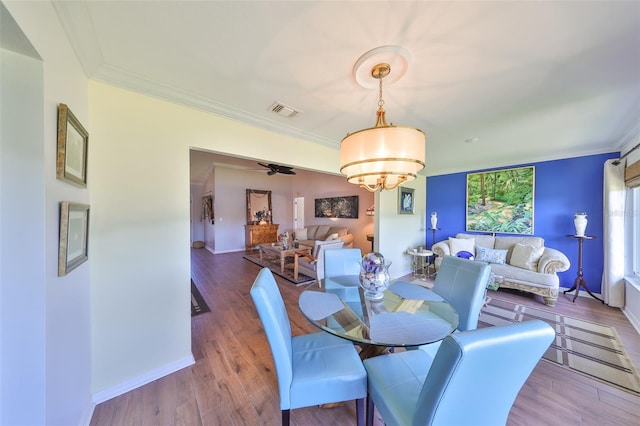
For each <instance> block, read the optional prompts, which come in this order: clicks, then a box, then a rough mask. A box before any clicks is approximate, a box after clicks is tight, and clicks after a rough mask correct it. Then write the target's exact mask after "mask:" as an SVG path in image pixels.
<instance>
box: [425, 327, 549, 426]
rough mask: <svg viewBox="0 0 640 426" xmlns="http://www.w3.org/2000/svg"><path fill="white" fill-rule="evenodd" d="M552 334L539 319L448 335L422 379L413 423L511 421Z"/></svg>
mask: <svg viewBox="0 0 640 426" xmlns="http://www.w3.org/2000/svg"><path fill="white" fill-rule="evenodd" d="M554 336H555V332H554V330H553V328H551V327H550V326H549V325H548V324H546V323H545V322H543V321H540V320H533V321H526V322H522V323H516V324H512V325H507V326H498V327H487V328H482V329H477V330H471V331H466V332H461V333H454V334H451V335H449V336H448V337H447V338H445V340H443V342H442V344H441V345H440V348H439V350H438V353H437V354H436V357H435V359H434V360H433V364H432V365H431V367H430V369H429V372H428V374H427V377H426V379H425V380H424V385H423V386H422V390H421V392H420V396H419V397H418V402H417V409H416V412H415V414H414V416H413V424H414V425H445V424H447V425H463V424H468V425H471V424H474V425H504V424H507V417H508V416H509V411H510V410H511V407H512V405H513V403H514V401H515V399H516V397H517V395H518V392H519V391H520V389H521V388H522V385H524V383H525V381H526V380H527V378H528V377H529V375H530V374H531V372H532V371H533V369H534V367H535V366H536V364H537V363H538V361H539V360H540V358H541V357H542V355H543V354H544V353H545V351H546V350H547V348H548V347H549V345H550V344H551V342H552V341H553V339H554ZM514 357H515V358H514ZM515 359H517V361H514V360H515Z"/></svg>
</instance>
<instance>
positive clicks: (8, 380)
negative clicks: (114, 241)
mask: <svg viewBox="0 0 640 426" xmlns="http://www.w3.org/2000/svg"><path fill="white" fill-rule="evenodd" d="M3 4H4V5H5V6H6V8H7V10H8V12H9V13H10V14H11V16H12V17H13V19H15V22H16V23H17V24H18V26H19V28H20V31H22V32H23V34H24V36H25V37H26V39H28V41H29V42H30V44H31V45H32V46H33V48H34V49H35V51H37V55H38V56H39V57H40V58H41V61H37V62H38V63H35V61H34V60H31V59H28V58H19V57H17V55H12V54H8V53H6V52H4V51H3V52H2V80H1V88H2V89H1V90H0V92H2V98H1V99H2V123H1V124H2V125H1V127H2V155H1V157H2V159H3V164H2V172H1V173H2V197H1V201H0V203H1V204H2V215H1V221H2V228H3V229H2V231H0V232H2V251H1V255H2V273H1V274H2V275H1V281H2V282H1V285H2V287H1V289H2V295H1V296H0V298H1V299H2V303H3V306H2V362H3V368H2V397H1V399H0V406H1V412H2V414H1V418H0V423H2V424H82V423H88V421H89V418H90V415H91V411H92V409H93V405H92V403H91V395H90V381H91V376H90V364H91V358H90V321H91V318H90V306H89V304H90V297H89V296H90V283H89V281H90V262H86V263H85V264H83V265H81V266H80V267H78V268H77V269H75V270H74V271H73V272H71V273H70V274H69V275H67V276H65V277H61V278H59V277H58V276H57V270H58V265H57V259H58V242H59V240H58V223H59V203H60V201H63V200H65V201H75V202H82V203H88V202H89V193H90V190H91V187H89V188H88V189H80V188H77V187H75V186H72V185H69V184H68V183H65V182H62V181H59V180H56V178H55V176H56V172H55V164H56V139H57V105H58V103H60V102H62V103H66V104H67V105H68V106H69V107H70V109H71V110H72V111H73V113H74V114H75V115H76V116H77V118H78V119H79V120H80V122H81V123H83V124H84V125H85V127H86V128H88V129H90V125H89V124H90V123H89V121H88V114H87V110H88V107H87V103H88V98H87V79H86V78H85V77H84V75H83V71H82V69H81V67H80V65H79V63H78V61H77V60H76V58H75V56H74V53H73V50H72V49H71V47H70V45H69V43H68V41H67V38H66V35H65V33H64V31H63V30H62V28H61V27H60V25H59V24H58V19H57V15H56V13H55V11H54V9H53V8H52V6H51V4H50V3H49V2H15V1H11V2H4V3H3ZM4 31H5V28H3V35H4V34H5V33H4ZM5 72H7V74H5ZM89 133H91V130H89ZM88 173H89V179H91V167H89V171H88ZM16 233H19V235H16ZM89 253H90V257H91V247H90V248H89ZM16 336H20V339H21V340H23V341H22V342H18V341H13V340H12V339H13V338H14V337H16ZM5 339H9V340H5ZM18 343H20V344H18ZM5 362H7V363H9V364H8V365H9V366H10V367H8V369H6V368H5V365H4V363H5ZM5 374H7V375H5ZM18 376H19V377H18ZM14 379H15V380H14Z"/></svg>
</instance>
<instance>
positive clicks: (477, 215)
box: [466, 166, 535, 235]
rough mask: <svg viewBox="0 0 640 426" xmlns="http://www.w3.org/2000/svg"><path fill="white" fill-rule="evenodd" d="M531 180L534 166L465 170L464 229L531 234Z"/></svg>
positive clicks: (532, 223)
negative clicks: (476, 171) (473, 171)
mask: <svg viewBox="0 0 640 426" xmlns="http://www.w3.org/2000/svg"><path fill="white" fill-rule="evenodd" d="M534 182H535V167H534V166H530V167H520V168H513V169H503V170H494V171H489V172H480V173H469V174H468V175H467V218H466V220H467V226H466V230H467V231H477V232H491V233H505V234H525V235H532V234H533V232H534V230H533V229H534V227H533V225H534V222H533V200H534Z"/></svg>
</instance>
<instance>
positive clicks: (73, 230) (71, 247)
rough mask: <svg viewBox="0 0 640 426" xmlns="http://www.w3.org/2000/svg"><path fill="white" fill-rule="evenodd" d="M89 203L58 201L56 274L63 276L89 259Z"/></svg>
mask: <svg viewBox="0 0 640 426" xmlns="http://www.w3.org/2000/svg"><path fill="white" fill-rule="evenodd" d="M88 246H89V205H88V204H78V203H71V202H69V201H62V202H61V203H60V243H59V247H58V276H59V277H63V276H65V275H67V274H68V273H69V272H71V271H72V270H74V269H75V268H77V267H78V266H80V265H81V264H82V263H84V262H86V261H87V260H88V259H89V254H88V250H87V247H88Z"/></svg>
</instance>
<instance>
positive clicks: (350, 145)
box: [340, 46, 426, 192]
mask: <svg viewBox="0 0 640 426" xmlns="http://www.w3.org/2000/svg"><path fill="white" fill-rule="evenodd" d="M397 52H402V53H404V52H406V51H405V50H404V49H402V48H399V47H398V46H383V47H380V48H377V49H373V50H370V51H369V52H367V53H365V54H364V55H362V56H361V57H360V59H358V61H357V62H356V64H355V66H354V68H353V70H354V77H355V78H356V81H358V83H359V84H360V85H361V86H363V87H375V85H373V86H371V85H369V84H366V85H365V84H363V83H361V82H360V80H361V74H362V72H361V70H362V68H363V66H364V65H365V64H369V65H370V68H369V70H370V71H369V77H368V81H373V82H376V83H377V84H376V85H377V86H378V87H379V94H380V96H379V100H378V111H377V112H376V124H375V126H374V127H370V128H368V129H363V130H358V131H356V132H353V133H348V134H347V136H346V137H345V138H344V139H342V142H340V172H341V173H343V174H345V175H346V176H347V181H348V182H349V183H353V184H357V185H360V186H361V187H363V188H366V189H367V190H369V191H371V192H375V191H382V190H383V189H384V190H387V191H391V190H393V189H395V188H397V187H398V185H400V184H401V183H403V182H409V181H412V180H414V179H415V178H416V177H417V173H418V172H419V171H420V170H422V168H423V167H424V161H425V139H426V137H425V134H424V133H423V132H422V130H420V129H416V128H414V127H407V126H395V125H393V124H391V125H388V124H387V121H386V118H385V110H384V108H383V107H384V100H383V98H382V81H383V80H385V79H387V80H388V79H389V76H390V75H391V69H392V67H393V66H392V62H394V61H395V62H399V63H400V64H401V66H400V68H401V69H400V71H401V74H402V75H404V73H405V72H406V71H407V65H408V53H407V54H406V55H398V54H397ZM389 53H396V54H395V55H392V56H391V57H389V58H388V60H382V61H378V60H379V59H381V57H380V56H381V55H382V56H384V55H387V56H389ZM398 58H400V60H398ZM372 61H373V64H372V63H371V62H372ZM403 65H404V66H403ZM394 72H395V71H394ZM402 75H400V76H399V77H402ZM399 77H397V78H396V79H395V80H394V81H397V80H398V79H399ZM363 81H364V80H363Z"/></svg>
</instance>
